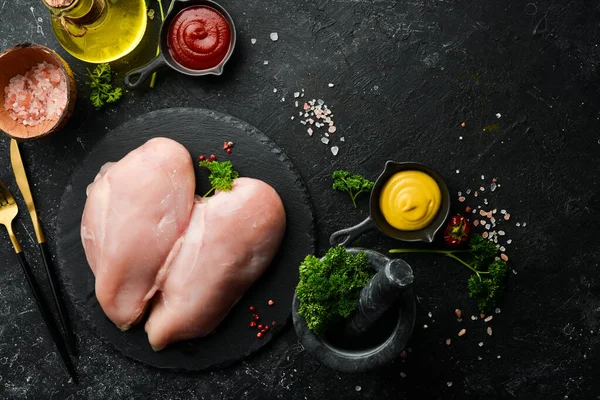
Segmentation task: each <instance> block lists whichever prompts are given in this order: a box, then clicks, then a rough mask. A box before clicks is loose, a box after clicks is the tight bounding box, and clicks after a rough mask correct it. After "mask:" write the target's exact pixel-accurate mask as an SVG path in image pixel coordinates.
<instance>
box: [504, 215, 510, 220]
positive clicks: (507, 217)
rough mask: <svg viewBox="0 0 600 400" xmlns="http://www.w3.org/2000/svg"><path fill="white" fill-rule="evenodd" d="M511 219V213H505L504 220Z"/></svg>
mask: <svg viewBox="0 0 600 400" xmlns="http://www.w3.org/2000/svg"><path fill="white" fill-rule="evenodd" d="M509 219H510V214H508V213H506V215H504V220H505V221H508V220H509Z"/></svg>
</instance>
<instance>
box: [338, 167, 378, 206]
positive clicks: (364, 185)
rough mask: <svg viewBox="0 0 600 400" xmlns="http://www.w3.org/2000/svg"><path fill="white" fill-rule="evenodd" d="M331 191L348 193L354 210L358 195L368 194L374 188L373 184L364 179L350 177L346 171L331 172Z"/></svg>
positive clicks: (357, 176) (354, 176)
mask: <svg viewBox="0 0 600 400" xmlns="http://www.w3.org/2000/svg"><path fill="white" fill-rule="evenodd" d="M332 178H333V186H332V187H333V189H334V190H339V191H342V192H348V194H349V195H350V199H351V200H352V204H354V208H356V198H357V197H358V195H359V194H361V193H365V192H370V191H371V190H372V189H373V186H375V182H371V181H370V180H368V179H365V178H364V177H362V176H361V175H352V174H351V173H350V172H348V171H343V170H337V171H334V172H333V175H332Z"/></svg>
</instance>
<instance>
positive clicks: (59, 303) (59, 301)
mask: <svg viewBox="0 0 600 400" xmlns="http://www.w3.org/2000/svg"><path fill="white" fill-rule="evenodd" d="M39 247H40V252H41V253H42V260H44V267H45V268H46V275H47V276H48V280H49V281H50V287H51V288H52V297H54V303H55V304H56V308H57V309H58V316H59V317H60V323H61V325H62V327H63V330H64V331H65V335H66V336H67V346H68V348H69V352H70V353H71V354H73V355H77V348H76V347H75V337H74V336H73V329H72V328H71V324H70V323H69V316H68V314H67V309H66V307H65V302H64V300H63V298H62V297H61V296H60V292H59V290H58V283H57V281H56V276H55V274H54V270H53V269H52V268H51V267H50V266H51V265H52V262H51V260H52V258H51V257H50V252H49V251H48V244H47V243H46V242H43V243H40V244H39Z"/></svg>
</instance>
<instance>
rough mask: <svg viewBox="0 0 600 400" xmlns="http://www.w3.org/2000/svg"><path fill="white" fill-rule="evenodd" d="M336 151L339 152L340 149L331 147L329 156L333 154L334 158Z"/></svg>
mask: <svg viewBox="0 0 600 400" xmlns="http://www.w3.org/2000/svg"><path fill="white" fill-rule="evenodd" d="M338 151H340V148H339V147H337V146H333V147H332V148H331V154H333V155H334V156H337V153H338Z"/></svg>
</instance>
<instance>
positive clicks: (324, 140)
mask: <svg viewBox="0 0 600 400" xmlns="http://www.w3.org/2000/svg"><path fill="white" fill-rule="evenodd" d="M321 142H323V143H325V144H328V143H329V139H327V138H326V137H322V138H321Z"/></svg>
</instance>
